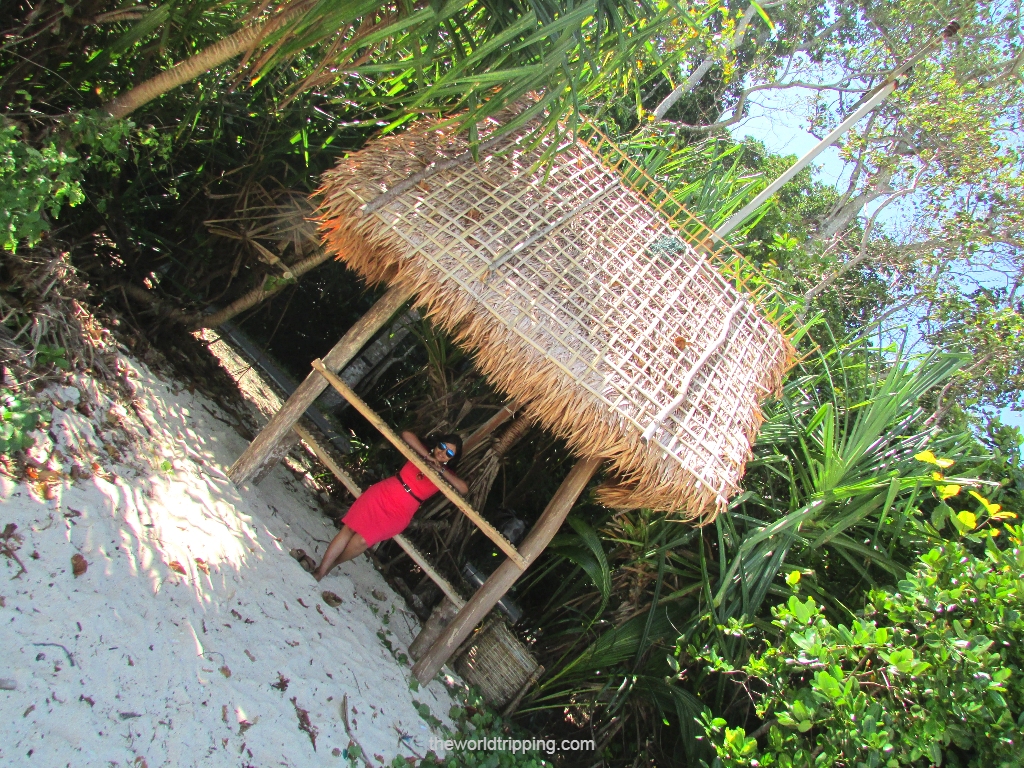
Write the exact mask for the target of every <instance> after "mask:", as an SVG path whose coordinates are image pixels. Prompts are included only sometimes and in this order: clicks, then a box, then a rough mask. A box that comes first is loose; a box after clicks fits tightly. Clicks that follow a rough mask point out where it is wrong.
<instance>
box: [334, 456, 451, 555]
mask: <svg viewBox="0 0 1024 768" xmlns="http://www.w3.org/2000/svg"><path fill="white" fill-rule="evenodd" d="M399 478H401V480H400V479H399ZM403 480H404V481H405V484H406V485H407V486H409V488H410V489H411V490H412V493H409V492H408V491H406V490H405V487H404V486H403V485H402V481H403ZM413 493H414V494H416V496H417V497H419V501H417V499H415V498H413V495H412V494H413ZM435 493H437V486H436V485H434V484H433V483H432V482H430V480H429V479H428V478H427V477H425V476H424V475H423V474H422V473H421V472H420V471H419V470H418V469H417V468H416V465H415V464H413V463H412V462H411V461H407V462H406V463H405V466H404V467H402V468H401V469H400V470H398V474H397V475H396V476H394V477H389V478H388V479H387V480H381V481H380V482H379V483H374V484H373V485H371V486H370V487H369V488H367V489H366V490H365V491H363V494H362V495H361V496H360V497H359V498H358V499H356V501H355V503H354V504H353V505H352V506H351V507H349V510H348V513H347V514H346V515H345V517H343V518H342V520H341V521H342V522H343V523H344V524H345V525H347V526H348V527H349V528H351V529H352V530H353V531H355V532H356V533H358V534H359V535H360V536H362V537H363V538H364V539H366V546H368V547H372V546H373V545H374V544H376V543H377V542H378V541H383V540H384V539H390V538H391V537H392V536H397V535H398V534H399V533H401V532H402V531H404V530H405V529H406V527H408V525H409V523H410V522H411V521H412V516H413V515H414V514H415V513H416V510H417V509H419V506H420V501H426V500H427V499H428V498H430V497H431V496H433V495H434V494H435Z"/></svg>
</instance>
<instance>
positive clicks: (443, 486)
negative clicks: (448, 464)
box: [313, 360, 526, 569]
mask: <svg viewBox="0 0 1024 768" xmlns="http://www.w3.org/2000/svg"><path fill="white" fill-rule="evenodd" d="M313 368H314V369H315V370H317V371H318V372H319V373H320V375H321V376H323V377H324V378H325V379H326V380H327V381H328V382H329V383H330V384H331V386H332V387H334V388H335V389H336V390H338V394H340V395H341V396H342V397H344V398H345V399H346V400H348V401H349V403H350V404H351V405H352V407H353V408H355V409H356V410H357V411H359V413H361V414H362V415H363V416H365V417H366V419H367V420H368V421H369V422H370V423H371V424H372V425H373V426H374V427H375V428H376V429H377V430H378V431H379V432H380V433H381V434H382V435H384V437H386V438H387V439H388V440H389V441H390V442H391V444H392V445H394V446H395V448H397V449H398V452H399V453H401V454H402V455H403V456H405V458H407V459H408V460H409V461H411V462H412V463H413V464H415V465H416V467H417V468H418V469H419V470H420V472H422V473H423V474H425V475H426V476H427V477H428V478H430V481H431V482H432V483H433V484H434V485H436V486H437V488H438V490H440V491H441V493H443V494H444V495H445V496H447V497H448V498H449V500H450V501H451V502H452V503H453V504H454V505H455V506H456V507H458V508H459V509H460V510H461V511H462V514H464V515H465V516H466V517H468V518H469V519H470V520H472V521H473V522H474V523H476V526H477V528H479V529H480V530H481V531H483V532H484V534H485V535H486V536H487V538H489V539H490V540H491V541H493V542H494V543H495V544H496V545H497V546H498V547H499V548H500V549H501V551H502V552H504V553H505V554H506V555H508V557H509V559H510V560H512V562H514V563H516V564H517V565H518V566H519V568H520V569H525V568H526V560H525V559H524V558H523V556H522V555H520V554H519V552H518V551H517V550H516V548H515V546H514V545H513V544H512V542H510V541H509V540H508V539H506V538H505V537H504V536H502V535H501V534H500V533H499V532H498V531H497V530H496V529H495V527H494V526H493V525H491V524H490V523H489V522H487V520H485V519H484V518H483V517H482V516H481V515H480V513H479V512H477V511H476V510H475V509H473V507H471V506H470V505H469V502H467V501H466V500H465V499H464V498H462V496H460V495H459V493H458V491H456V490H455V489H454V488H452V487H451V486H450V485H449V484H448V482H447V481H446V480H445V479H444V478H443V477H442V476H441V474H440V473H439V472H438V471H437V470H436V469H434V468H433V467H432V466H430V465H429V464H428V463H427V462H426V461H425V460H424V459H423V457H422V456H420V455H419V454H418V453H416V451H414V450H413V449H412V448H411V447H410V446H409V444H408V443H406V442H405V440H403V439H402V438H400V437H399V436H398V435H396V434H395V433H394V432H393V431H392V429H391V427H389V426H388V425H387V423H386V422H385V421H384V420H383V419H382V418H381V417H380V416H378V415H377V414H376V413H375V412H374V410H373V409H372V408H371V407H370V406H368V405H367V404H366V403H365V402H363V400H362V399H361V398H360V397H359V395H357V394H356V393H355V392H353V391H352V388H351V387H349V385H348V384H346V383H345V382H344V381H342V380H341V379H340V378H338V377H337V376H335V375H334V374H333V373H331V372H330V371H329V370H327V368H326V367H324V364H323V362H321V361H320V360H314V361H313Z"/></svg>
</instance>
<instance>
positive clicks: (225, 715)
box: [220, 704, 228, 723]
mask: <svg viewBox="0 0 1024 768" xmlns="http://www.w3.org/2000/svg"><path fill="white" fill-rule="evenodd" d="M220 719H221V720H223V721H224V722H225V723H226V722H227V721H228V705H227V704H224V705H222V706H221V708H220Z"/></svg>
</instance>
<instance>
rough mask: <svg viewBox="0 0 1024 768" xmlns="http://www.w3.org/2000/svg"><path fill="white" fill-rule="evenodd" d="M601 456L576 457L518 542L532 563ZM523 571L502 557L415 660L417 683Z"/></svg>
mask: <svg viewBox="0 0 1024 768" xmlns="http://www.w3.org/2000/svg"><path fill="white" fill-rule="evenodd" d="M600 465H601V459H593V458H592V459H580V460H579V461H578V462H576V466H574V467H573V468H572V470H571V471H570V472H569V475H568V476H567V477H566V478H565V480H563V481H562V484H561V485H560V486H559V487H558V490H557V491H555V495H554V496H553V497H552V498H551V501H549V502H548V505H547V507H545V508H544V512H543V513H542V514H541V516H540V519H539V520H538V521H537V524H536V525H535V526H534V527H533V530H532V531H530V534H529V536H527V537H526V539H525V540H524V541H523V543H522V544H521V545H520V546H519V554H520V555H521V556H522V557H523V558H524V559H525V560H526V562H527V564H530V563H532V562H533V561H534V560H536V559H537V557H538V556H539V555H540V554H541V552H543V551H544V549H545V547H547V545H548V543H549V542H550V541H551V539H552V537H553V536H554V535H555V534H556V533H557V532H558V529H559V528H561V526H562V523H563V522H564V521H565V518H566V517H567V516H568V515H569V512H570V510H571V509H572V507H573V504H575V503H576V499H578V498H579V495H580V494H581V493H583V489H584V488H586V487H587V483H588V482H590V478H592V477H593V476H594V473H595V472H597V468H598V467H599V466H600ZM522 573H523V571H522V570H521V569H520V567H519V566H518V565H517V564H516V563H515V562H513V561H512V560H505V562H503V563H502V564H501V565H499V566H498V568H497V569H496V570H495V571H494V573H492V574H491V576H490V578H488V579H487V581H486V582H484V585H483V586H482V587H480V589H478V590H477V591H476V594H474V595H473V597H472V598H470V600H469V602H468V603H466V605H465V607H464V608H462V610H460V611H459V613H458V615H457V616H456V617H455V619H454V620H453V621H452V623H451V624H449V625H448V626H447V627H446V628H445V631H444V632H443V633H442V634H441V636H440V637H439V638H438V639H437V640H435V641H434V644H433V645H431V646H430V650H429V651H427V653H426V654H425V655H424V656H423V658H421V659H420V660H419V661H417V662H416V664H415V666H414V667H413V668H412V672H413V674H414V675H415V676H416V679H417V680H419V681H420V683H421V684H423V685H426V684H427V683H428V682H430V681H431V680H433V679H434V676H435V675H436V674H437V673H438V672H439V671H440V669H441V667H442V666H444V664H445V662H447V661H448V659H449V658H451V656H452V654H453V653H455V651H456V650H457V649H458V648H459V646H460V645H461V644H462V643H463V641H465V639H466V638H467V637H469V634H470V632H472V631H473V627H475V626H476V625H477V624H478V623H479V622H480V621H481V619H483V618H484V616H486V615H487V614H488V613H490V611H491V609H492V608H494V606H495V605H496V604H497V602H498V600H500V599H501V598H502V597H503V596H504V594H505V593H506V592H507V591H508V589H509V587H511V586H512V585H513V584H514V583H515V581H516V579H518V578H519V576H520V575H521V574H522Z"/></svg>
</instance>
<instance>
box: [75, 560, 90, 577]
mask: <svg viewBox="0 0 1024 768" xmlns="http://www.w3.org/2000/svg"><path fill="white" fill-rule="evenodd" d="M88 568H89V562H88V561H87V560H86V559H85V558H84V557H82V556H81V555H72V556H71V572H72V573H73V574H75V578H76V579H77V578H78V577H79V576H81V575H82V574H83V573H85V572H86V570H88Z"/></svg>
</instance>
